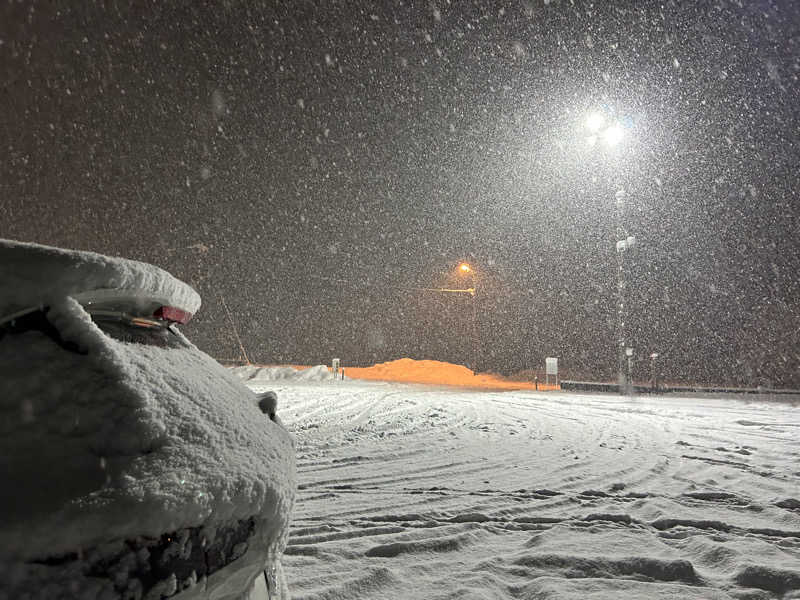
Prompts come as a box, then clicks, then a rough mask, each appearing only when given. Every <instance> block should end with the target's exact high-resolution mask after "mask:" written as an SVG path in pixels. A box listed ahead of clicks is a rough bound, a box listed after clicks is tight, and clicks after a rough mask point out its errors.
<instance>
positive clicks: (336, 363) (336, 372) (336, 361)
mask: <svg viewBox="0 0 800 600" xmlns="http://www.w3.org/2000/svg"><path fill="white" fill-rule="evenodd" d="M331 369H332V370H333V378H334V379H338V378H339V359H338V358H334V359H333V360H332V361H331Z"/></svg>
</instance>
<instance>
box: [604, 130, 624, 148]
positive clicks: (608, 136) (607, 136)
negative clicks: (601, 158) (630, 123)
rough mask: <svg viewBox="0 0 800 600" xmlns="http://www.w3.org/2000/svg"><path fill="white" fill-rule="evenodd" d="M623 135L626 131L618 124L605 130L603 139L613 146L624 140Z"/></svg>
mask: <svg viewBox="0 0 800 600" xmlns="http://www.w3.org/2000/svg"><path fill="white" fill-rule="evenodd" d="M623 136H624V133H623V131H622V127H620V126H619V125H616V124H615V125H612V126H611V127H609V128H608V129H606V130H605V131H603V140H605V142H606V144H608V145H609V146H612V147H613V146H616V145H617V144H619V143H620V142H621V141H622V137H623Z"/></svg>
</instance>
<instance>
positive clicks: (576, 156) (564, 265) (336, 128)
mask: <svg viewBox="0 0 800 600" xmlns="http://www.w3.org/2000/svg"><path fill="white" fill-rule="evenodd" d="M83 4H84V3H77V2H75V3H73V2H62V3H57V2H52V3H51V2H47V3H33V2H13V3H9V2H5V3H3V5H2V6H1V7H0V76H1V78H2V83H1V84H0V85H1V86H2V87H1V88H0V94H1V95H0V102H1V104H0V106H2V110H0V146H1V147H2V152H0V236H2V237H7V238H13V239H20V240H26V241H35V242H39V243H45V244H52V245H58V246H65V247H70V248H77V249H83V250H92V251H96V252H101V253H106V254H112V255H120V256H125V257H129V258H134V259H138V260H143V261H147V262H152V263H155V264H157V265H159V266H161V267H164V268H166V269H167V270H169V271H170V272H172V273H173V274H175V275H176V276H178V277H179V278H181V279H183V280H185V281H187V282H189V283H190V284H191V285H193V286H194V287H195V288H196V289H197V290H198V291H199V292H200V294H201V296H202V297H203V303H204V305H203V308H202V309H201V311H200V313H199V314H198V315H197V316H196V318H195V320H194V321H193V323H192V324H190V325H189V326H188V327H187V328H185V331H186V332H187V334H188V335H189V336H190V338H191V339H192V340H193V341H194V342H195V343H196V344H197V345H198V346H199V347H200V348H201V349H203V350H205V351H207V352H208V353H210V354H211V355H213V356H215V357H217V358H221V359H226V358H235V357H237V356H238V355H239V348H238V345H237V343H236V340H235V338H234V336H233V334H232V330H231V326H230V324H229V321H228V317H227V315H226V311H225V310H224V308H223V301H224V303H225V304H226V305H227V306H228V307H229V309H230V312H231V314H232V316H233V320H234V322H235V323H236V326H237V328H238V329H239V332H240V334H241V336H242V339H243V342H244V345H245V348H246V350H247V352H248V354H249V357H250V359H251V360H253V361H255V362H264V363H299V364H316V363H320V362H330V359H331V358H333V357H334V356H336V357H340V358H341V359H342V361H343V364H345V365H348V364H353V365H355V364H357V365H365V364H370V363H373V362H376V361H385V360H391V359H395V358H399V357H403V356H408V357H412V358H431V359H438V360H446V361H450V362H455V363H461V364H470V365H475V364H476V363H477V366H478V367H479V368H480V369H481V370H492V371H496V372H500V373H505V374H509V373H514V372H516V371H520V370H523V369H532V368H541V367H542V366H543V363H544V357H545V356H559V357H560V360H561V368H562V370H563V371H564V374H565V375H567V376H573V377H594V378H603V379H609V380H610V379H613V378H614V372H615V369H616V359H615V354H614V344H615V338H616V323H617V318H616V306H615V294H616V285H617V284H616V281H617V280H616V254H615V242H616V239H617V238H616V232H615V223H616V217H615V194H616V192H617V191H619V190H624V192H625V205H624V206H625V215H624V225H625V229H626V233H627V234H629V235H635V236H636V240H637V244H636V247H635V248H634V249H633V250H631V251H630V252H627V253H626V254H625V260H626V267H625V269H626V280H627V282H628V285H627V292H628V293H627V298H628V300H629V302H628V316H627V318H626V330H627V339H628V340H629V343H630V344H631V345H632V346H634V347H635V348H636V354H637V358H638V360H637V362H636V365H635V368H636V373H637V377H638V378H641V379H645V378H647V377H648V376H649V364H648V359H647V358H646V357H647V356H648V355H649V354H650V353H651V352H658V353H659V354H660V355H661V358H660V359H659V364H660V370H661V374H662V377H663V378H664V379H665V380H667V381H675V382H702V383H737V384H748V385H759V384H762V385H775V386H782V387H795V388H798V387H800V301H798V295H799V293H800V275H798V272H799V269H800V206H799V204H798V201H799V199H798V193H797V189H798V184H797V181H798V173H800V149H798V132H800V93H798V91H799V89H800V86H799V85H798V77H800V3H797V2H795V1H793V0H765V1H758V0H747V1H744V2H731V1H728V0H718V1H715V2H703V1H698V2H668V1H667V2H649V1H642V0H631V1H628V2H596V3H586V2H579V1H577V0H575V1H574V2H570V1H565V0H562V1H558V0H550V1H547V0H545V1H542V0H538V1H530V2H519V1H509V2H485V1H481V2H466V1H464V2H455V1H453V2H444V1H437V2H419V3H416V2H414V3H409V2H374V3H369V2H364V1H360V0H359V1H346V2H345V1H338V2H337V1H331V2H304V1H292V2H281V3H278V2H269V3H256V2H252V3H245V2H191V1H186V2H167V3H158V4H153V3H147V4H146V3H144V2H136V3H131V4H130V5H127V4H126V3H122V2H108V3H104V4H103V5H97V6H95V5H91V6H88V4H89V3H86V4H87V6H83ZM740 5H741V6H740ZM594 110H601V111H603V112H604V113H605V114H606V115H607V117H608V118H609V119H616V120H618V121H620V122H621V123H623V125H624V132H625V135H624V137H623V140H622V142H621V143H620V144H619V145H617V146H616V147H614V148H613V149H604V148H603V147H602V145H601V144H598V145H596V146H594V147H590V146H589V145H588V144H587V142H586V138H587V129H586V126H585V124H586V118H587V116H588V115H589V114H590V112H592V111H594ZM464 260H466V261H468V262H469V263H470V264H472V265H473V266H474V268H475V273H476V287H477V290H478V293H477V295H476V296H475V298H474V299H473V298H472V297H470V296H468V295H458V294H442V293H438V292H432V291H426V290H424V289H421V288H432V287H433V288H435V287H469V286H470V285H471V282H469V281H468V280H467V279H465V278H464V277H463V276H459V275H458V274H457V271H456V267H457V266H458V264H459V262H461V261H464ZM0 284H1V283H0ZM473 303H474V306H473ZM473 308H474V309H475V312H476V319H475V321H474V322H473V321H472V310H473ZM476 339H477V342H476Z"/></svg>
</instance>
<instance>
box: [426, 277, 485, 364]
mask: <svg viewBox="0 0 800 600" xmlns="http://www.w3.org/2000/svg"><path fill="white" fill-rule="evenodd" d="M458 274H459V275H469V276H470V278H471V282H472V287H468V288H462V289H454V288H414V289H417V290H423V291H430V292H442V293H445V294H469V295H470V296H472V363H473V364H472V365H471V366H472V370H473V371H477V366H478V329H477V325H476V323H477V318H476V308H475V291H476V283H475V270H474V269H473V268H472V266H471V265H470V264H469V263H461V264H460V265H458Z"/></svg>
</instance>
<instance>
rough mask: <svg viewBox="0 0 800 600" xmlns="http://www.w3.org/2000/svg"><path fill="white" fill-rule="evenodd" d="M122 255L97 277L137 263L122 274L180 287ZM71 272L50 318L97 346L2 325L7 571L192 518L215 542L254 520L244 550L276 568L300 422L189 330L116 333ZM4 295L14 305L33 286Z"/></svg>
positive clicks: (2, 544)
mask: <svg viewBox="0 0 800 600" xmlns="http://www.w3.org/2000/svg"><path fill="white" fill-rule="evenodd" d="M48 252H49V250H48ZM35 253H36V254H37V255H41V254H42V252H41V251H39V250H38V249H37V250H36V252H35ZM78 254H80V253H78ZM52 256H55V258H56V261H57V262H59V261H61V260H62V258H63V256H64V254H61V253H58V252H56V253H53V254H52ZM95 256H96V255H95ZM81 258H82V257H81V256H76V255H75V254H74V253H73V254H72V255H71V259H72V260H73V261H74V260H78V262H79V263H80V259H81ZM90 258H92V257H90ZM92 260H94V259H93V258H92ZM114 260H116V259H105V258H104V259H103V261H100V263H99V264H101V265H102V268H103V269H108V272H109V273H110V277H109V278H108V279H104V278H102V277H97V278H96V285H97V286H98V287H99V288H108V287H110V285H111V284H115V283H116V282H117V281H118V280H117V279H115V278H116V277H117V276H118V275H119V274H120V273H127V275H125V278H126V279H125V281H124V282H120V285H125V286H126V287H130V285H132V284H133V283H135V284H136V285H138V286H139V287H146V286H147V285H150V284H152V285H153V286H155V287H156V288H157V289H158V291H159V292H161V293H164V294H165V295H166V296H169V295H170V293H172V292H173V291H175V289H173V288H171V287H170V286H173V287H175V284H174V282H177V280H174V279H173V278H171V276H169V275H168V274H166V273H165V272H163V271H160V270H157V269H156V268H155V267H151V266H150V265H142V267H146V268H144V269H143V271H144V272H145V274H146V275H147V277H144V276H142V277H139V275H142V273H139V274H138V275H137V273H138V271H137V268H138V267H137V265H138V263H134V262H133V261H123V262H122V267H124V268H122V267H121V266H120V265H117V264H113V263H114ZM68 262H69V261H68ZM109 263H111V264H109ZM17 266H18V268H21V269H25V268H28V267H29V264H27V263H24V262H23V263H22V265H20V264H19V263H18V265H17ZM62 267H63V268H66V269H67V270H69V269H70V266H69V264H62ZM2 268H3V272H4V273H14V272H16V271H14V269H13V268H10V266H9V265H8V264H3V265H2ZM82 268H85V267H84V266H83V263H80V264H79V265H78V266H77V270H78V271H80V270H81V269H82ZM45 270H46V271H48V272H50V271H49V267H48V268H47V269H45ZM58 272H59V271H58V269H56V270H54V271H52V273H53V277H54V278H56V279H57V278H58V274H57V273H58ZM93 273H95V274H96V272H94V271H93ZM131 278H132V279H131ZM20 279H23V277H22V276H20ZM63 280H64V281H66V282H70V285H67V286H62V287H61V288H58V287H56V286H52V287H51V288H50V289H49V291H48V292H47V294H46V295H42V298H43V299H46V302H47V306H48V307H49V309H48V312H47V319H48V320H49V321H50V323H52V324H53V325H54V326H55V327H56V329H57V330H58V332H59V333H60V334H61V336H62V337H63V338H64V340H67V341H69V342H73V343H74V344H76V345H77V347H78V348H79V349H80V350H81V351H82V352H85V354H81V353H78V352H70V351H67V350H65V349H64V348H63V347H61V346H59V345H57V344H55V343H53V341H52V340H51V339H49V338H48V337H47V336H45V335H42V334H41V333H40V332H37V331H29V332H24V333H18V334H15V335H13V336H10V335H9V336H6V337H5V339H0V372H1V373H2V376H0V476H2V481H3V486H2V489H3V491H2V492H1V493H0V575H4V576H5V577H9V576H10V575H9V574H11V575H14V577H16V578H17V579H19V580H24V579H25V578H28V579H29V578H31V576H33V575H35V573H33V571H37V570H47V569H48V568H49V565H50V566H52V565H53V564H56V563H59V564H60V563H61V562H63V557H65V556H67V557H68V556H73V555H75V556H81V555H82V553H84V552H86V551H87V550H88V549H95V550H94V551H96V549H97V548H101V547H104V546H105V547H108V546H109V545H111V546H113V545H114V544H117V545H119V544H120V543H122V542H123V541H130V540H142V539H145V538H147V539H158V538H159V537H160V536H164V535H165V534H171V533H172V532H180V531H186V530H188V529H189V528H192V531H198V528H202V530H203V531H205V532H207V533H208V536H205V535H204V537H203V543H205V541H206V538H209V539H210V538H213V535H214V532H215V531H219V530H225V529H227V530H233V529H236V528H237V527H239V528H241V527H243V526H246V527H249V528H250V529H251V530H252V531H250V532H248V535H249V536H250V537H249V542H248V546H249V548H238V549H237V553H242V552H247V551H248V549H249V550H254V549H255V548H256V547H258V551H257V552H250V553H249V554H250V555H251V557H253V556H256V559H257V560H261V561H264V565H263V567H262V568H266V567H267V566H268V564H267V563H269V562H270V561H271V560H272V559H273V558H277V557H279V556H280V554H281V552H282V551H283V547H284V545H285V542H286V535H287V530H288V522H289V516H290V512H291V506H292V503H293V499H294V491H295V481H294V471H295V465H294V448H293V442H292V440H291V438H290V436H289V434H288V433H287V432H286V430H285V429H284V428H283V427H282V426H281V425H280V424H279V423H276V422H274V421H272V420H270V419H269V418H268V417H267V416H266V415H264V414H263V413H262V412H261V410H260V409H259V407H258V401H257V397H256V396H255V394H254V393H253V392H251V391H250V390H249V389H247V388H246V387H245V386H244V385H243V384H242V383H241V380H240V379H239V378H238V377H236V376H235V375H233V374H231V373H229V372H228V371H227V370H226V369H225V368H223V367H222V366H220V365H219V364H218V363H217V362H216V361H214V360H213V359H212V358H210V357H209V356H207V355H206V354H204V353H203V352H201V351H200V350H198V349H197V348H196V347H194V346H193V345H192V344H191V343H189V342H188V341H187V340H185V338H183V336H181V338H182V339H183V341H184V342H185V343H184V344H182V346H181V347H179V348H160V347H155V346H146V345H141V344H132V343H125V342H121V341H117V340H114V339H112V338H110V337H108V336H107V335H105V334H104V333H103V332H102V331H101V330H100V329H98V327H97V325H96V324H95V323H94V322H93V321H92V319H91V318H90V316H89V315H88V314H87V313H86V312H85V310H84V308H83V307H82V306H81V305H80V304H79V303H78V302H77V301H75V300H74V299H73V298H72V297H71V296H70V293H71V292H73V291H75V292H77V291H78V290H79V289H80V287H81V286H78V285H75V286H72V287H71V282H73V281H77V280H76V279H74V278H72V277H66V276H65V277H64V279H63ZM134 280H135V281H134ZM178 283H179V284H180V286H177V292H178V293H179V294H183V298H184V299H185V298H187V297H190V294H188V293H187V292H186V290H182V289H181V286H185V284H182V283H180V282H178ZM185 287H187V288H188V286H185ZM152 289H153V288H150V289H149V290H148V291H152ZM189 289H191V288H189ZM192 293H194V292H193V291H192ZM3 295H4V298H3V302H5V306H10V305H12V304H19V303H21V304H26V303H28V302H29V301H30V300H31V298H30V296H27V297H25V296H23V295H22V294H20V293H18V292H17V293H16V295H15V294H14V293H13V292H12V293H10V294H6V292H5V291H4V292H3ZM9 296H12V297H13V301H12V302H9ZM3 302H0V304H3ZM198 304H199V299H198ZM243 523H244V524H245V525H242V524H243ZM187 535H188V534H187ZM178 550H180V549H178ZM248 560H249V559H248V558H247V557H244V558H243V559H242V564H243V565H244V564H246V563H247V562H248ZM256 570H257V569H256ZM3 571H5V572H4V573H2V572H3ZM250 573H251V574H250V575H248V576H250V577H251V578H252V577H254V576H255V571H252V570H251V572H250ZM50 576H52V574H51V575H50ZM58 576H66V575H64V574H63V573H62V574H61V575H58ZM5 577H4V578H5ZM64 583H65V584H66V583H67V582H64ZM123 584H125V582H123ZM12 589H13V586H12ZM119 589H120V588H119V587H118V588H117V591H119ZM178 589H180V587H179V588H178ZM54 597H55V596H54Z"/></svg>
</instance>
